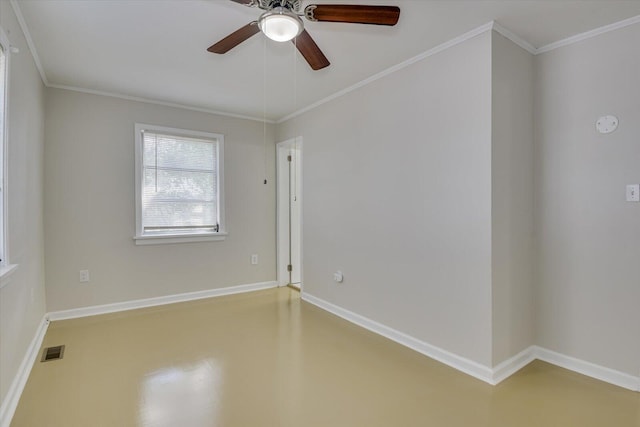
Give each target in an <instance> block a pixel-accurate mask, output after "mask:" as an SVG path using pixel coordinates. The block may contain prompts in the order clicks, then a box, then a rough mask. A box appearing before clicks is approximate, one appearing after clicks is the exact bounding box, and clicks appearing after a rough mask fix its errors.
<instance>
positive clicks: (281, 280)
mask: <svg viewBox="0 0 640 427" xmlns="http://www.w3.org/2000/svg"><path fill="white" fill-rule="evenodd" d="M294 147H297V148H299V150H300V156H299V161H300V176H299V177H298V178H299V179H298V192H299V197H300V201H301V204H300V289H302V280H303V270H304V267H303V264H302V259H303V257H302V251H303V244H302V240H303V238H304V236H303V234H302V221H303V215H302V213H303V212H302V209H303V208H304V202H303V200H304V193H303V180H302V170H303V169H302V168H303V160H302V157H303V140H302V137H301V136H298V137H296V138H290V139H287V140H285V141H282V142H279V143H277V144H276V281H277V282H278V286H287V285H288V284H289V283H288V280H287V279H286V276H287V274H286V268H287V267H286V266H287V264H288V262H286V263H285V262H284V261H283V255H284V254H283V253H282V252H283V245H284V243H283V242H284V241H285V240H287V238H288V235H287V237H285V236H284V235H281V233H283V230H281V229H280V222H281V215H282V211H281V209H280V202H281V201H282V200H281V197H282V195H281V193H282V191H281V189H280V184H281V180H282V177H281V175H280V173H281V170H280V169H281V166H283V164H282V161H283V160H282V157H283V154H284V151H285V150H288V149H291V148H294ZM286 215H287V217H288V215H289V213H288V212H286ZM287 252H288V251H287Z"/></svg>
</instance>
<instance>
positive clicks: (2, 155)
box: [0, 27, 18, 289]
mask: <svg viewBox="0 0 640 427" xmlns="http://www.w3.org/2000/svg"><path fill="white" fill-rule="evenodd" d="M0 45H1V46H2V51H3V52H4V57H5V74H4V76H0V84H4V100H3V101H4V106H3V107H4V108H3V109H2V111H3V112H4V117H3V120H2V124H3V128H2V129H1V131H2V132H1V134H0V168H1V170H0V215H2V216H1V217H0V259H1V260H2V261H0V289H1V288H3V287H4V286H5V285H6V284H8V281H7V279H8V277H9V275H10V274H11V273H12V272H13V271H15V269H16V268H17V267H18V265H17V264H11V263H10V262H9V244H8V242H7V240H8V239H7V236H8V233H7V231H8V218H9V209H8V197H7V194H8V185H7V184H8V181H9V174H8V169H7V166H8V153H9V138H8V133H9V126H8V121H9V112H8V109H9V70H10V58H11V44H10V43H9V38H8V37H7V35H6V33H5V32H4V29H3V28H2V27H0Z"/></svg>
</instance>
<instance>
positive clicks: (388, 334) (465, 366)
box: [302, 292, 493, 384]
mask: <svg viewBox="0 0 640 427" xmlns="http://www.w3.org/2000/svg"><path fill="white" fill-rule="evenodd" d="M302 299H303V300H304V301H307V302H309V303H311V304H313V305H315V306H318V307H320V308H321V309H323V310H326V311H328V312H329V313H333V314H335V315H336V316H338V317H342V318H343V319H345V320H348V321H349V322H351V323H355V324H356V325H358V326H361V327H363V328H365V329H368V330H370V331H372V332H375V333H377V334H379V335H382V336H383V337H385V338H388V339H390V340H392V341H395V342H397V343H398V344H402V345H404V346H405V347H409V348H411V349H413V350H415V351H417V352H418V353H422V354H424V355H425V356H428V357H430V358H432V359H435V360H437V361H438V362H441V363H444V364H445V365H448V366H451V367H452V368H454V369H457V370H459V371H462V372H464V373H465V374H468V375H471V376H472V377H475V378H478V379H479V380H482V381H485V382H487V383H489V384H493V370H492V369H491V368H489V367H487V366H484V365H482V364H480V363H478V362H474V361H473V360H470V359H467V358H465V357H462V356H458V355H457V354H454V353H451V352H449V351H447V350H444V349H441V348H439V347H436V346H434V345H431V344H428V343H426V342H424V341H420V340H419V339H417V338H414V337H412V336H409V335H407V334H405V333H403V332H400V331H397V330H395V329H393V328H390V327H388V326H386V325H383V324H381V323H378V322H376V321H374V320H371V319H368V318H366V317H364V316H360V315H359V314H356V313H354V312H352V311H349V310H346V309H344V308H342V307H339V306H337V305H335V304H332V303H330V302H327V301H325V300H323V299H320V298H317V297H314V296H313V295H309V294H308V293H305V292H302Z"/></svg>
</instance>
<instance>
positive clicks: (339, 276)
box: [333, 271, 344, 283]
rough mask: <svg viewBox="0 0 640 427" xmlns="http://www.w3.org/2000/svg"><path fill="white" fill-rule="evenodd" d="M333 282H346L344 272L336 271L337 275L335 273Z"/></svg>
mask: <svg viewBox="0 0 640 427" xmlns="http://www.w3.org/2000/svg"><path fill="white" fill-rule="evenodd" d="M333 280H334V282H337V283H342V281H343V280H344V276H343V275H342V271H336V272H335V273H333Z"/></svg>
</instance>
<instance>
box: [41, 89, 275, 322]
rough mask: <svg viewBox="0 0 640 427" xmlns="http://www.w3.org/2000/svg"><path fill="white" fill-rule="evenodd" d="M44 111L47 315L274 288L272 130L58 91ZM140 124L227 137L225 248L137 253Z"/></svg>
mask: <svg viewBox="0 0 640 427" xmlns="http://www.w3.org/2000/svg"><path fill="white" fill-rule="evenodd" d="M45 111H46V125H45V126H46V149H45V230H46V241H45V253H46V282H47V309H48V310H49V311H56V310H62V309H69V308H76V307H84V306H91V305H98V304H107V303H113V302H119V301H127V300H134V299H141V298H149V297H156V296H162V295H171V294H177V293H183V292H191V291H198V290H205V289H213V288H221V287H227V286H232V285H240V284H249V283H256V282H264V281H273V280H275V278H276V273H275V262H276V261H275V233H276V232H275V190H274V188H275V179H274V178H275V169H274V168H275V166H274V163H275V161H274V157H275V156H274V155H273V153H274V145H273V129H272V126H271V125H269V126H268V127H267V141H268V142H267V144H266V146H263V125H262V123H259V122H255V121H249V120H242V119H235V118H229V117H222V116H216V115H211V114H206V113H200V112H194V111H188V110H183V109H176V108H171V107H164V106H159V105H152V104H146V103H141V102H134V101H127V100H122V99H116V98H110V97H105V96H98V95H89V94H83V93H78V92H71V91H66V90H60V89H51V88H50V89H47V100H46V110H45ZM135 122H141V123H148V124H157V125H162V126H168V127H175V128H183V129H192V130H199V131H209V132H215V133H221V134H224V136H225V199H226V209H225V210H226V219H227V231H228V232H229V236H228V237H227V239H226V240H225V241H222V242H204V243H183V244H165V245H151V246H136V245H135V244H134V241H133V235H134V231H135V208H134V142H133V138H134V123H135ZM265 149H266V150H267V153H266V155H267V169H268V170H267V172H268V184H267V185H264V184H263V177H264V164H265ZM251 254H258V255H259V259H260V262H259V264H258V265H257V266H256V265H251V263H250V256H251ZM80 269H89V271H90V276H91V282H90V283H89V284H80V283H79V280H78V272H79V270H80Z"/></svg>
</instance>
